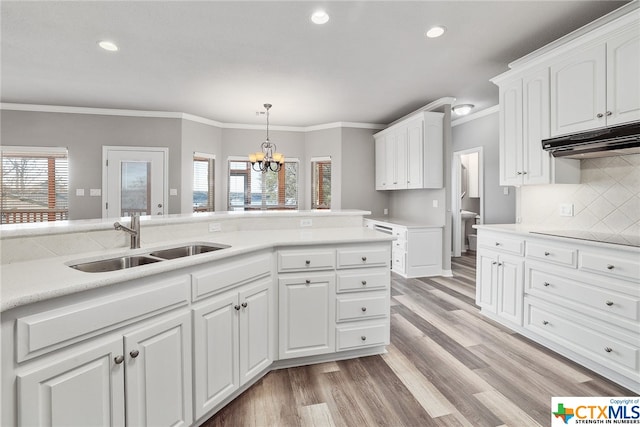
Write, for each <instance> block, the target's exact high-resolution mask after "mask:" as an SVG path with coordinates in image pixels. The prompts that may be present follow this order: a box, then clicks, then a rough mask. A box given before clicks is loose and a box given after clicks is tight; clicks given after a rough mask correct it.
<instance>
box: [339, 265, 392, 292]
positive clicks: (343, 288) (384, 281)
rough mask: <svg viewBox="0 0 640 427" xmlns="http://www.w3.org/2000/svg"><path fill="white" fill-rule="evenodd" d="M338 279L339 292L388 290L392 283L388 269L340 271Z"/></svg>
mask: <svg viewBox="0 0 640 427" xmlns="http://www.w3.org/2000/svg"><path fill="white" fill-rule="evenodd" d="M337 278H338V282H337V291H338V292H351V291H368V290H371V289H386V288H388V287H389V286H390V283H391V282H390V277H389V269H387V268H375V269H373V268H372V269H368V268H366V269H358V270H346V271H338V273H337Z"/></svg>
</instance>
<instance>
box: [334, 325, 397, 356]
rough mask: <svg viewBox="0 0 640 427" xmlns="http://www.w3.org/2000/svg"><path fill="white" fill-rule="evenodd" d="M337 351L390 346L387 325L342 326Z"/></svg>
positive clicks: (339, 331)
mask: <svg viewBox="0 0 640 427" xmlns="http://www.w3.org/2000/svg"><path fill="white" fill-rule="evenodd" d="M336 341H337V343H336V350H337V351H342V350H352V349H356V348H360V347H370V346H375V345H386V344H389V325H388V324H387V323H375V324H368V323H367V324H360V325H357V326H346V325H345V326H340V327H338V331H337V334H336Z"/></svg>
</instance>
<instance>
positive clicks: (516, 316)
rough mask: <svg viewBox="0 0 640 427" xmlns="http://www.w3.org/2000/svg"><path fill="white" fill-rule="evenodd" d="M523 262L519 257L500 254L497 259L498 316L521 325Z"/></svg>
mask: <svg viewBox="0 0 640 427" xmlns="http://www.w3.org/2000/svg"><path fill="white" fill-rule="evenodd" d="M523 271H524V262H523V261H522V259H521V258H517V257H510V256H508V255H500V257H499V259H498V295H497V297H498V307H497V314H498V316H500V317H502V318H504V319H506V320H509V321H511V322H513V323H515V324H517V325H522V306H523V294H524V277H523Z"/></svg>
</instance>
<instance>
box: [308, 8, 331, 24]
mask: <svg viewBox="0 0 640 427" xmlns="http://www.w3.org/2000/svg"><path fill="white" fill-rule="evenodd" d="M311 21H313V23H314V24H318V25H322V24H326V23H327V22H329V15H328V14H327V12H325V11H324V10H318V11H315V12H313V15H311Z"/></svg>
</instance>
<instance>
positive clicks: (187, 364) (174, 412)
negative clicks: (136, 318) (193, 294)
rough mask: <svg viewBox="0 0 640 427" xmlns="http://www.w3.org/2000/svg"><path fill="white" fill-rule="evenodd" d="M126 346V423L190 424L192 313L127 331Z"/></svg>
mask: <svg viewBox="0 0 640 427" xmlns="http://www.w3.org/2000/svg"><path fill="white" fill-rule="evenodd" d="M124 349H125V354H124V356H125V363H126V369H127V378H126V396H127V401H126V405H127V425H135V426H189V425H191V422H192V420H193V417H192V412H191V408H192V406H191V405H192V403H191V318H190V315H189V313H188V312H187V313H183V314H180V315H177V316H172V317H170V318H168V319H167V320H165V321H163V322H159V323H155V324H152V325H150V326H148V327H145V328H142V329H139V330H137V331H134V332H132V333H130V334H126V335H125V336H124Z"/></svg>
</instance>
